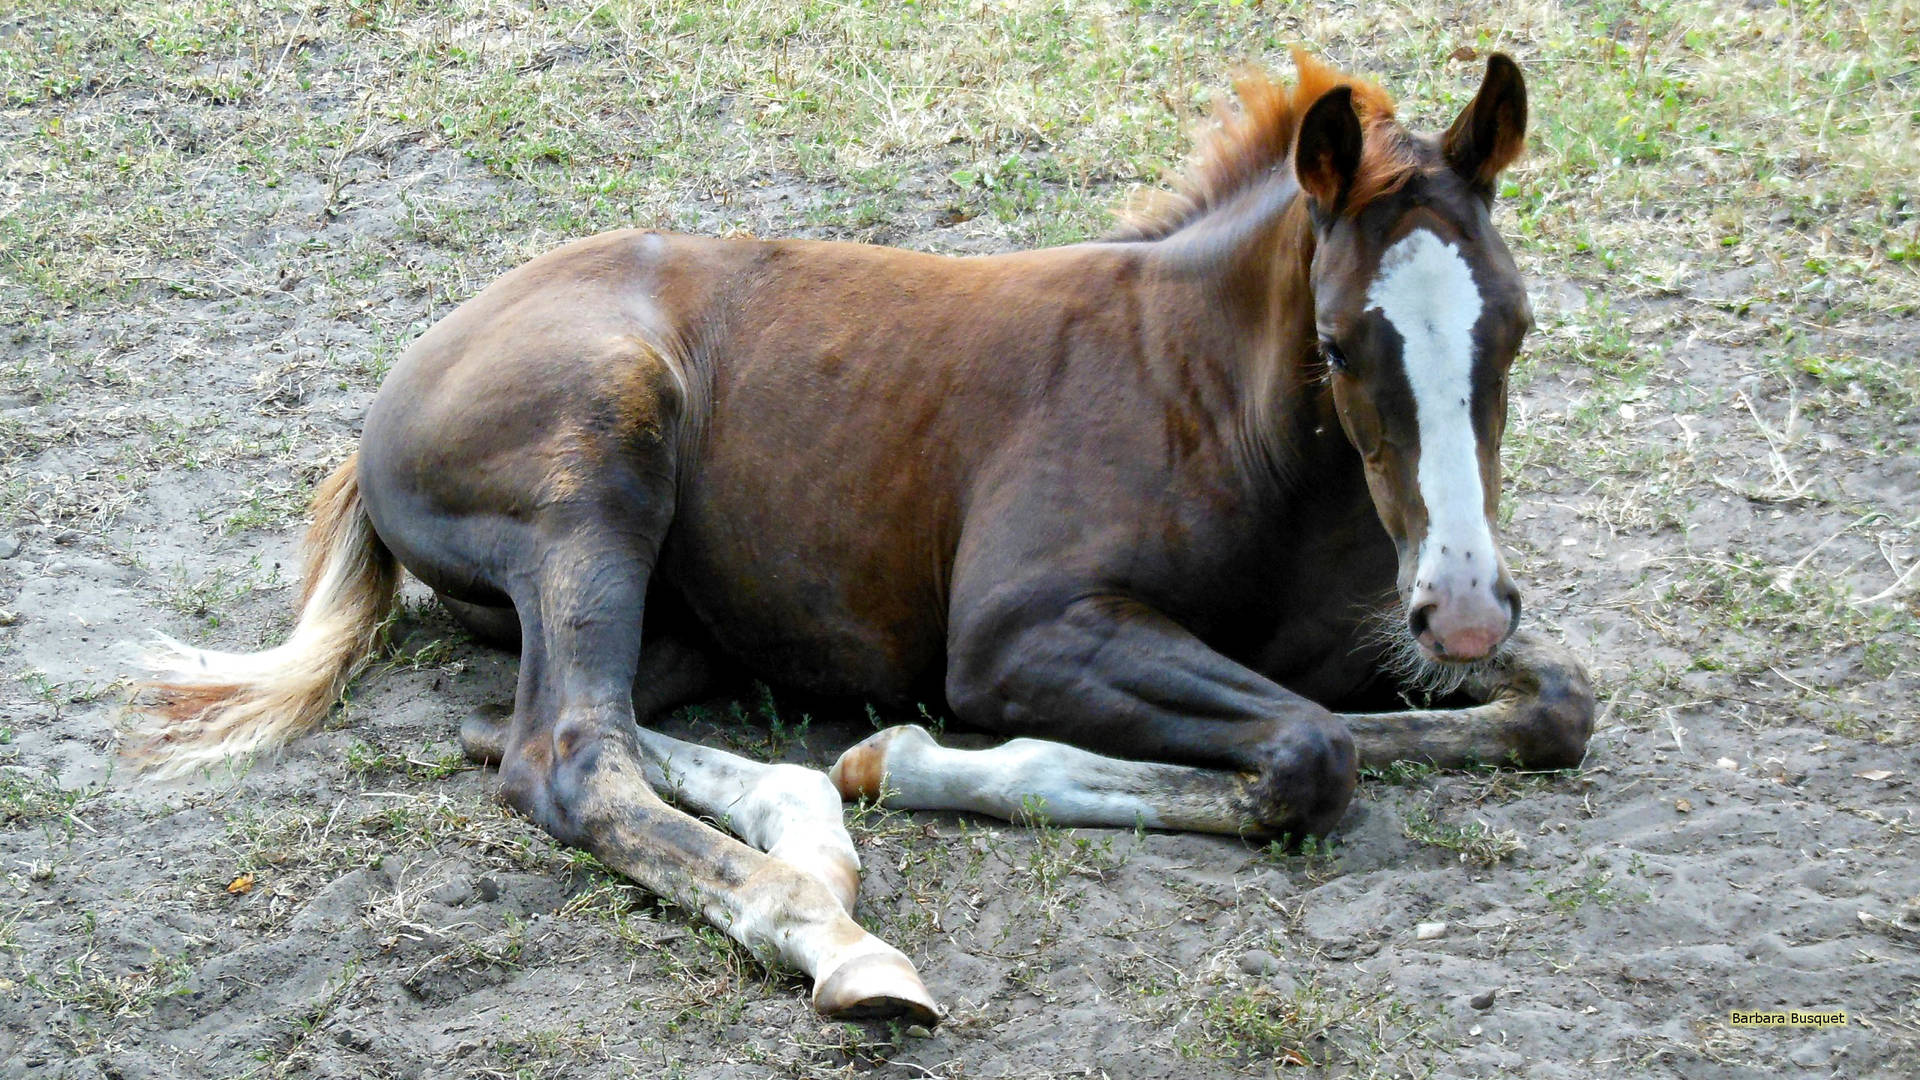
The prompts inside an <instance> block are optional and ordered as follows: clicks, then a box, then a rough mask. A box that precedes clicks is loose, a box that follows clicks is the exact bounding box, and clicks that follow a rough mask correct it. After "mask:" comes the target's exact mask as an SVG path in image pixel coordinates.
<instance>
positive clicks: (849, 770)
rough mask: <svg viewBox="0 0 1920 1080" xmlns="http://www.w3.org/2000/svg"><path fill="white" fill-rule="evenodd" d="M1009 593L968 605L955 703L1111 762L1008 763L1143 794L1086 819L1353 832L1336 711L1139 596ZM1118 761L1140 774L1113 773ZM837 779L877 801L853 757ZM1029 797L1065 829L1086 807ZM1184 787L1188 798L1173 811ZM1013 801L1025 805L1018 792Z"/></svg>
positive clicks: (993, 723)
mask: <svg viewBox="0 0 1920 1080" xmlns="http://www.w3.org/2000/svg"><path fill="white" fill-rule="evenodd" d="M996 595H997V596H1000V597H1007V596H1012V595H1016V594H1014V593H1012V592H1011V591H998V592H996V593H990V594H989V597H988V599H987V602H984V603H982V604H980V605H979V606H978V607H974V608H971V609H969V608H968V607H967V606H966V605H964V604H961V605H957V611H956V615H955V618H954V621H953V629H952V631H951V634H950V639H949V647H948V677H947V699H948V704H949V705H950V706H951V707H952V709H953V711H954V712H955V713H956V714H957V715H959V716H960V717H961V718H962V719H963V720H966V721H967V722H969V723H971V724H974V725H977V726H980V727H984V728H987V729H990V730H994V731H999V732H1002V733H1004V734H1009V735H1029V736H1038V737H1041V738H1044V739H1046V740H1048V741H1049V742H1065V743H1070V744H1073V745H1075V746H1079V747H1083V748H1087V749H1090V750H1094V751H1096V753H1095V754H1087V753H1084V752H1080V753H1077V754H1068V753H1063V752H1062V751H1058V750H1046V751H1045V752H1043V753H1038V756H1032V755H1033V753H1035V752H1037V751H1038V750H1039V748H1038V747H1036V746H1035V745H1032V744H1027V743H1022V742H1016V743H1015V744H1011V746H1012V748H1011V749H1003V750H1002V752H1001V758H1002V759H1003V764H1004V763H1005V762H1007V761H1010V760H1011V756H1012V755H1016V754H1021V753H1029V755H1030V760H1029V762H1028V766H1027V767H1026V768H1025V769H1024V771H1023V772H1021V773H1020V775H1025V776H1032V777H1044V776H1047V775H1053V776H1056V777H1059V778H1061V779H1063V780H1069V781H1071V782H1072V783H1073V784H1075V785H1077V790H1080V791H1083V792H1094V793H1111V792H1114V791H1119V792H1121V793H1123V794H1124V793H1131V794H1130V795H1127V796H1126V797H1125V798H1121V799H1119V800H1117V801H1114V800H1102V799H1099V798H1092V799H1089V800H1087V801H1086V806H1087V808H1088V811H1089V813H1090V814H1091V815H1092V816H1089V817H1083V818H1080V819H1079V820H1081V821H1084V822H1085V823H1088V824H1092V823H1112V824H1131V823H1132V820H1129V818H1131V817H1132V815H1133V814H1134V813H1135V812H1136V811H1150V812H1151V814H1150V815H1149V816H1151V815H1159V816H1160V818H1161V820H1162V821H1164V822H1166V823H1167V825H1168V827H1181V828H1207V829H1208V831H1227V832H1239V831H1257V832H1262V833H1271V834H1276V835H1278V834H1285V835H1291V836H1294V837H1296V838H1298V837H1304V836H1309V835H1314V836H1323V835H1326V834H1327V833H1328V832H1329V831H1331V830H1332V828H1333V826H1334V824H1335V823H1336V822H1338V821H1339V819H1340V816H1341V814H1342V813H1343V812H1344V811H1345V809H1346V805H1347V801H1348V800H1349V799H1350V798H1351V797H1352V794H1353V788H1354V784H1355V782H1356V778H1357V771H1356V758H1355V755H1354V748H1353V741H1352V738H1351V736H1350V735H1349V734H1348V732H1347V729H1346V726H1345V725H1344V724H1343V723H1341V721H1340V720H1339V719H1338V718H1336V717H1335V716H1334V715H1333V714H1332V713H1330V712H1328V711H1327V710H1326V709H1324V708H1322V707H1321V706H1319V705H1316V704H1314V703H1313V702H1311V701H1308V700H1307V699H1305V698H1303V697H1301V696H1299V695H1298V694H1294V693H1292V692H1290V691H1288V690H1286V689H1285V688H1283V687H1281V686H1279V685H1277V684H1275V683H1273V682H1272V681H1270V680H1268V679H1266V678H1264V677H1262V676H1260V675H1259V674H1257V673H1256V672H1254V671H1252V670H1251V669H1249V668H1247V667H1245V666H1243V665H1241V664H1238V663H1235V662H1234V661H1232V660H1230V659H1228V658H1227V657H1225V656H1222V655H1220V654H1219V653H1217V652H1215V651H1214V650H1213V649H1211V648H1209V647H1208V646H1207V645H1206V644H1205V643H1203V642H1202V641H1200V640H1199V639H1198V638H1196V637H1194V636H1193V635H1192V634H1191V633H1189V632H1188V631H1187V630H1186V629H1185V628H1183V627H1181V626H1180V625H1179V624H1178V623H1176V622H1174V621H1173V620H1172V619H1170V618H1168V617H1167V616H1165V615H1163V614H1161V613H1160V612H1159V611H1156V610H1154V609H1153V608H1152V607H1150V606H1148V605H1146V604H1144V603H1141V602H1139V601H1137V600H1133V599H1130V598H1126V597H1115V596H1111V595H1087V594H1086V593H1083V592H1080V591H1079V590H1062V591H1060V592H1056V593H1055V594H1054V595H1065V596H1066V597H1069V599H1066V600H1065V601H1064V602H1062V603H1060V604H1058V605H1057V606H1051V607H1050V606H1049V605H1047V604H1046V603H1044V602H1038V603H1036V602H1034V601H1033V599H1032V598H1033V597H1034V596H1035V595H1036V594H1035V592H1032V591H1025V590H1023V591H1021V592H1020V593H1019V594H1017V595H1019V596H1022V597H1024V598H1025V599H1023V600H1021V601H1019V602H1016V603H1014V604H1011V605H1008V606H1004V607H1003V606H999V605H996V604H994V603H992V602H991V601H992V599H993V597H994V596H996ZM903 745H904V744H903ZM935 749H938V748H937V747H936V748H935ZM949 753H951V752H949ZM1100 755H1112V756H1111V757H1101V756H1100ZM1056 758H1057V759H1058V760H1057V761H1056V760H1054V759H1056ZM976 760H979V759H976ZM1113 761H1120V762H1122V763H1123V764H1125V766H1126V767H1124V768H1121V767H1118V766H1108V765H1103V764H1101V763H1102V762H1113ZM1156 763H1157V764H1156ZM949 764H951V762H949ZM933 771H934V772H935V773H937V771H938V770H937V769H935V770H933ZM837 776H838V778H839V780H840V786H841V790H842V792H843V793H844V792H847V791H849V790H853V791H860V790H863V789H864V787H865V786H866V782H865V781H866V779H867V778H870V776H871V774H870V772H868V773H862V772H860V771H858V769H857V768H856V763H855V762H852V761H847V762H843V766H842V767H840V768H839V769H838V770H837ZM1076 777H1078V778H1079V779H1074V778H1076ZM1028 791H1029V793H1033V794H1039V795H1041V796H1042V797H1045V798H1047V799H1048V801H1049V804H1050V805H1051V806H1052V809H1049V810H1048V811H1047V814H1048V816H1049V817H1050V818H1053V819H1054V820H1063V819H1062V817H1061V815H1062V813H1064V812H1066V811H1067V808H1068V804H1069V803H1071V802H1072V801H1073V799H1075V798H1078V797H1079V796H1077V795H1073V794H1071V793H1070V792H1069V791H1068V789H1066V788H1056V789H1054V790H1053V791H1052V794H1051V795H1049V794H1048V792H1047V791H1046V790H1044V789H1033V788H1029V789H1028ZM1170 791H1183V792H1185V793H1186V794H1185V795H1183V796H1181V797H1180V798H1179V799H1174V800H1171V801H1168V800H1166V799H1165V798H1164V796H1165V795H1166V794H1167V793H1168V792H1170ZM1006 793H1012V794H1015V795H1017V794H1020V792H1019V791H1018V785H1017V784H1015V785H1014V786H1013V787H1009V788H1007V789H1006V791H1005V792H1003V794H1006ZM1156 793H1157V794H1156ZM1143 795H1144V796H1148V797H1149V801H1147V802H1143V801H1142V796H1143ZM1129 800H1131V801H1129ZM1149 803H1151V805H1149ZM989 812H993V811H989ZM1116 815H1117V816H1119V817H1120V819H1121V820H1118V821H1114V820H1112V819H1113V818H1114V817H1115V816H1116ZM1006 816H1016V815H1013V814H1008V815H1006ZM1176 821H1177V822H1179V823H1180V824H1177V825H1176V824H1174V822H1176ZM1202 822H1211V823H1213V824H1212V825H1210V826H1209V825H1203V824H1201V823H1202Z"/></svg>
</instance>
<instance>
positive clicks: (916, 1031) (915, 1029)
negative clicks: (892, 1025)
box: [907, 1024, 933, 1039]
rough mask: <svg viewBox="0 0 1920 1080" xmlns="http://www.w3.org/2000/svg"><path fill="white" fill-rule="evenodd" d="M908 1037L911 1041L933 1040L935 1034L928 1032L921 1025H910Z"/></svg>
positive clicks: (908, 1026)
mask: <svg viewBox="0 0 1920 1080" xmlns="http://www.w3.org/2000/svg"><path fill="white" fill-rule="evenodd" d="M907 1037H908V1038H909V1039H931V1038H933V1032H931V1031H928V1030H927V1029H926V1028H925V1027H924V1026H922V1025H920V1024H908V1025H907Z"/></svg>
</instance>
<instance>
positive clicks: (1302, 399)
mask: <svg viewBox="0 0 1920 1080" xmlns="http://www.w3.org/2000/svg"><path fill="white" fill-rule="evenodd" d="M1162 243H1163V244H1165V245H1166V247H1167V252H1168V255H1169V257H1170V258H1173V259H1175V260H1178V261H1179V262H1180V263H1181V264H1183V266H1185V267H1186V268H1187V269H1188V270H1189V271H1192V272H1196V276H1197V278H1198V279H1199V280H1200V281H1201V282H1202V285H1201V290H1202V292H1203V294H1204V297H1205V299H1204V301H1203V302H1204V303H1205V305H1206V309H1207V311H1208V313H1209V316H1210V319H1209V326H1210V329H1211V334H1212V340H1210V341H1208V342H1207V343H1206V345H1205V348H1204V349H1203V350H1198V351H1201V352H1203V353H1204V354H1205V355H1207V356H1208V357H1209V358H1210V359H1212V360H1213V361H1214V362H1216V363H1219V364H1221V365H1222V368H1223V369H1224V370H1223V376H1224V377H1225V378H1226V379H1228V380H1229V381H1230V382H1231V383H1232V384H1233V386H1234V393H1233V398H1234V402H1235V406H1236V409H1237V416H1235V417H1234V419H1233V438H1232V443H1233V447H1232V449H1233V455H1234V458H1235V461H1234V466H1235V467H1236V469H1237V470H1239V471H1240V472H1241V473H1242V474H1243V477H1244V479H1245V481H1246V483H1247V486H1248V488H1249V490H1250V491H1253V492H1255V493H1256V494H1257V495H1259V496H1261V497H1262V501H1270V502H1271V503H1272V504H1273V505H1274V506H1275V507H1276V508H1277V509H1282V510H1285V511H1289V512H1291V511H1292V510H1297V506H1296V505H1295V504H1297V502H1298V501H1299V500H1298V499H1297V498H1296V497H1295V496H1297V495H1299V494H1301V493H1302V491H1303V488H1306V489H1310V488H1311V487H1312V486H1313V478H1315V477H1324V476H1325V475H1327V470H1326V466H1328V465H1333V464H1336V462H1337V460H1338V459H1340V458H1342V457H1343V456H1345V457H1352V456H1353V453H1352V450H1351V447H1349V446H1348V445H1347V442H1346V439H1345V438H1344V436H1343V435H1342V434H1341V433H1340V431H1339V421H1338V418H1337V417H1336V415H1335V413H1334V411H1333V403H1332V394H1331V392H1330V391H1329V390H1328V388H1327V386H1326V382H1325V379H1324V378H1323V377H1322V369H1321V366H1320V364H1319V362H1318V360H1317V357H1316V351H1317V341H1318V334H1317V332H1316V330H1315V327H1314V309H1313V283H1312V268H1313V254H1314V248H1315V244H1316V238H1315V234H1314V228H1313V221H1312V218H1311V216H1310V214H1309V213H1308V208H1307V206H1306V201H1305V199H1304V198H1302V197H1301V195H1300V192H1299V187H1298V185H1297V184H1295V183H1294V181H1293V179H1292V176H1291V170H1286V169H1283V170H1276V172H1275V174H1274V175H1273V176H1271V177H1270V178H1269V179H1268V180H1267V181H1266V182H1265V183H1264V184H1262V185H1258V186H1256V187H1254V188H1252V189H1250V190H1248V191H1246V192H1242V193H1241V194H1240V195H1239V196H1237V197H1235V198H1234V199H1232V200H1230V201H1228V202H1227V203H1225V204H1223V205H1222V206H1220V207H1218V208H1216V209H1214V210H1212V211H1209V212H1208V213H1207V214H1206V215H1205V216H1203V217H1202V218H1200V219H1198V220H1197V221H1195V222H1194V223H1193V224H1191V225H1189V226H1187V227H1186V228H1184V229H1182V230H1180V231H1179V232H1177V233H1175V234H1173V235H1172V236H1169V237H1167V238H1166V240H1164V241H1162ZM1336 467H1337V465H1336Z"/></svg>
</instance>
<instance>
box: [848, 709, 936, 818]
mask: <svg viewBox="0 0 1920 1080" xmlns="http://www.w3.org/2000/svg"><path fill="white" fill-rule="evenodd" d="M902 739H909V740H912V741H914V742H924V743H928V744H932V743H933V736H932V735H930V734H928V733H927V729H926V728H923V727H921V726H920V725H919V724H899V725H896V726H894V727H890V728H888V729H887V730H885V731H882V732H879V733H878V734H874V735H869V736H868V737H867V738H865V739H863V740H861V742H860V743H859V744H858V745H856V746H854V747H853V748H852V749H849V750H848V751H847V752H846V753H844V754H841V755H840V760H838V761H836V762H834V763H833V768H831V769H828V770H827V779H829V780H831V781H833V786H834V787H836V788H838V789H839V790H840V797H841V798H843V799H846V800H847V801H849V802H851V801H853V800H855V799H878V798H880V797H881V796H882V795H884V794H885V793H886V785H887V754H888V753H889V752H890V751H892V750H894V749H896V747H895V746H894V744H895V743H896V742H898V741H900V740H902Z"/></svg>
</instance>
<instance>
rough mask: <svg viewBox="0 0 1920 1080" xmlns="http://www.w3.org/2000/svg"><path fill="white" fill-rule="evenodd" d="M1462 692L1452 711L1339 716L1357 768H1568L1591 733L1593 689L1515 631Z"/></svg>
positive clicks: (1572, 665) (1577, 669)
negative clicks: (1468, 701)
mask: <svg viewBox="0 0 1920 1080" xmlns="http://www.w3.org/2000/svg"><path fill="white" fill-rule="evenodd" d="M1464 689H1465V691H1466V692H1467V693H1468V694H1469V695H1470V696H1472V697H1473V698H1474V699H1476V700H1477V701H1479V702H1480V704H1478V705H1473V706H1469V707H1467V708H1460V709H1409V710H1405V711H1401V712H1389V713H1351V714H1342V715H1341V717H1340V719H1341V720H1343V721H1345V722H1346V725H1347V727H1348V728H1349V729H1350V730H1352V732H1353V738H1354V743H1355V745H1356V746H1358V747H1359V750H1360V762H1361V764H1362V765H1363V766H1366V767H1370V768H1378V767H1380V766H1383V765H1390V764H1392V763H1393V762H1396V761H1423V762H1427V763H1429V764H1433V765H1437V766H1439V767H1440V768H1443V769H1459V768H1467V767H1470V766H1474V765H1518V766H1520V767H1521V768H1524V769H1571V768H1574V767H1575V766H1577V765H1579V764H1580V761H1581V759H1582V758H1584V757H1585V756H1586V753H1587V740H1588V738H1590V737H1591V736H1592V734H1593V720H1594V694H1593V683H1592V682H1591V681H1590V680H1589V679H1588V678H1587V672H1586V669H1585V668H1584V667H1583V666H1582V665H1581V663H1580V661H1579V660H1577V659H1575V658H1574V656H1573V654H1572V653H1570V652H1568V651H1567V650H1566V649H1565V648H1563V647H1561V646H1560V645H1557V644H1555V643H1553V642H1551V641H1548V640H1546V639H1545V638H1544V637H1541V636H1540V635H1538V634H1534V633H1531V632H1527V631H1522V632H1520V633H1518V634H1515V635H1514V638H1513V640H1512V641H1511V642H1510V643H1509V644H1508V647H1507V648H1506V650H1505V651H1504V652H1502V653H1501V654H1500V656H1499V658H1498V659H1497V660H1496V661H1494V662H1493V663H1491V664H1489V665H1487V666H1485V667H1483V668H1481V669H1478V670H1476V672H1475V673H1474V675H1473V677H1471V678H1469V679H1468V681H1467V684H1466V686H1465V687H1464Z"/></svg>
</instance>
